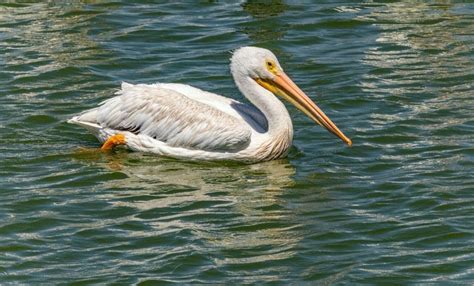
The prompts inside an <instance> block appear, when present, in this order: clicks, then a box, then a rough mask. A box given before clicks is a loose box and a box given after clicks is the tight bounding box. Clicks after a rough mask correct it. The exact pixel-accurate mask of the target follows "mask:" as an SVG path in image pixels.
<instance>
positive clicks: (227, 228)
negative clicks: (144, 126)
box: [75, 150, 302, 265]
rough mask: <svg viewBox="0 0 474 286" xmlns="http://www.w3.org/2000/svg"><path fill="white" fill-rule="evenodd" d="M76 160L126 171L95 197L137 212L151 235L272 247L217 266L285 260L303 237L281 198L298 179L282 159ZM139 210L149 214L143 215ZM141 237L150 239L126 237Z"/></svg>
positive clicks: (134, 156) (84, 156)
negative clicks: (250, 161) (171, 234)
mask: <svg viewBox="0 0 474 286" xmlns="http://www.w3.org/2000/svg"><path fill="white" fill-rule="evenodd" d="M75 158H76V159H77V160H79V161H80V162H81V163H86V164H91V165H96V166H100V167H102V168H104V169H105V170H107V171H113V172H121V173H123V174H125V175H126V176H127V177H126V178H123V179H118V180H113V181H106V182H104V183H103V184H104V186H102V187H101V189H108V190H112V191H110V192H107V193H105V194H104V193H102V194H98V196H100V199H101V200H102V201H108V202H109V203H110V204H111V205H112V206H113V207H114V208H123V207H126V208H132V209H135V211H136V214H135V215H134V217H135V218H136V219H137V220H139V221H140V223H143V224H146V225H148V227H149V228H152V229H153V231H154V232H155V235H156V233H158V235H159V233H169V232H173V231H176V232H180V231H182V230H187V231H189V230H190V231H191V236H193V237H192V239H193V240H194V239H197V240H199V241H203V242H205V243H206V244H210V245H207V246H206V247H211V248H216V247H217V248H218V249H222V250H223V251H226V250H228V251H231V250H235V249H241V248H249V249H258V247H262V246H265V247H268V249H272V251H270V250H269V251H268V253H266V252H265V253H262V254H261V255H258V256H251V257H245V255H244V256H242V255H239V256H238V257H233V256H232V255H229V256H226V258H225V259H224V258H223V259H222V260H217V261H215V263H216V264H219V265H222V264H239V263H251V262H252V261H253V260H254V259H257V260H258V259H265V258H266V259H269V260H272V259H276V260H279V259H286V258H288V257H289V256H291V255H293V253H294V252H293V251H290V250H291V249H293V247H296V245H297V243H298V242H299V241H300V240H301V237H302V233H301V231H300V230H301V226H300V224H299V222H297V221H296V219H295V217H294V214H293V212H292V209H291V208H289V207H288V206H287V201H286V200H285V199H283V198H282V195H283V194H284V192H285V189H286V188H289V187H291V186H293V184H294V181H293V179H292V177H293V176H294V175H295V168H294V167H293V166H292V165H291V164H290V162H289V161H288V160H286V159H285V160H274V161H269V162H264V163H260V164H254V165H241V164H235V163H228V164H225V163H219V164H217V163H190V162H183V161H178V160H173V159H168V158H163V157H156V156H149V155H146V154H142V153H130V152H126V151H125V150H118V151H117V152H115V153H110V154H103V153H100V152H92V151H90V152H89V151H87V152H78V153H77V154H76V155H75ZM128 213H129V212H128ZM143 213H153V214H154V215H153V217H147V218H140V217H141V214H143ZM186 233H188V235H189V232H186ZM144 235H145V236H146V235H149V234H145V233H143V232H136V233H130V236H132V237H136V236H144ZM279 249H280V251H278V250H279Z"/></svg>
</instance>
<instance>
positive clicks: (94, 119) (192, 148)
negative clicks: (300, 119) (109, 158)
mask: <svg viewBox="0 0 474 286" xmlns="http://www.w3.org/2000/svg"><path fill="white" fill-rule="evenodd" d="M230 71H231V73H232V76H233V77H234V81H235V84H236V85H237V87H238V88H239V90H240V92H242V94H243V95H245V97H247V99H248V100H249V101H250V102H251V103H253V104H254V106H252V105H248V104H244V103H240V102H238V101H236V100H233V99H230V98H226V97H223V96H220V95H217V94H214V93H210V92H206V91H203V90H200V89H197V88H195V87H192V86H189V85H184V84H172V83H158V84H151V85H147V84H137V85H132V84H128V83H122V89H121V90H120V91H118V92H117V93H116V95H117V96H115V97H113V98H111V99H108V100H106V101H104V102H103V103H102V104H101V105H100V106H99V107H97V108H93V109H91V110H88V111H85V112H83V113H81V114H79V115H77V116H75V117H73V118H72V119H70V120H69V121H68V122H69V123H74V124H78V125H80V126H82V127H85V128H86V129H88V130H89V131H90V132H91V133H92V134H94V135H95V136H96V137H97V138H98V139H99V140H100V141H101V142H105V143H103V145H102V148H101V149H102V150H110V149H112V148H113V147H114V146H117V145H125V146H127V147H128V148H129V149H131V150H134V151H141V152H149V153H155V154H159V155H163V156H168V157H173V158H181V159H187V160H234V161H242V162H247V163H252V162H259V161H268V160H273V159H278V158H281V157H284V156H286V155H287V153H288V150H289V148H290V146H291V143H292V140H293V126H292V123H291V118H290V116H289V114H288V111H287V109H286V108H285V106H284V105H283V103H282V102H281V101H280V100H279V99H278V98H277V97H276V96H275V95H278V96H280V97H282V98H284V99H286V100H287V101H289V102H290V103H292V104H294V105H295V106H296V107H297V108H298V109H299V110H301V111H302V112H303V113H305V114H306V115H307V116H308V117H310V118H311V119H312V120H314V121H315V122H316V123H318V124H319V125H321V126H323V127H325V128H326V129H327V130H328V131H329V132H331V133H333V134H335V135H336V136H338V137H339V138H341V139H342V140H343V141H344V142H346V143H347V144H348V145H349V146H350V145H352V142H351V140H350V139H349V138H347V137H346V136H345V135H344V134H343V133H342V132H341V131H340V130H339V129H338V128H337V127H336V125H335V124H334V123H333V122H332V121H331V120H330V119H329V118H328V117H327V116H326V115H325V114H324V113H323V112H322V111H321V109H319V108H318V107H317V106H316V104H315V103H314V102H313V101H312V100H311V99H310V98H309V97H308V96H306V95H305V94H304V92H303V91H302V90H301V89H300V88H298V86H296V84H295V83H293V81H292V80H291V79H290V78H289V77H288V76H287V75H286V74H285V73H284V72H283V68H282V67H281V66H280V63H279V62H278V60H277V58H276V57H275V55H274V54H273V53H272V52H271V51H269V50H266V49H262V48H257V47H243V48H239V49H238V50H236V51H235V52H234V54H233V56H232V58H231V63H230Z"/></svg>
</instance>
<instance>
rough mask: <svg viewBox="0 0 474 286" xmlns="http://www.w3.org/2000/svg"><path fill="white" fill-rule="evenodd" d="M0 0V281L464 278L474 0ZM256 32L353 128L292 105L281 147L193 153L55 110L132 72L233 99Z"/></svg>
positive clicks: (92, 102)
mask: <svg viewBox="0 0 474 286" xmlns="http://www.w3.org/2000/svg"><path fill="white" fill-rule="evenodd" d="M295 2H296V1H288V2H286V3H283V2H280V1H267V2H266V4H256V3H254V2H249V3H236V4H234V3H232V2H227V3H212V1H211V3H204V2H202V3H201V4H197V3H192V2H184V3H180V4H146V3H142V4H138V3H137V4H129V3H125V2H102V1H84V2H83V3H80V2H70V3H63V4H61V3H62V2H60V1H58V3H54V2H53V3H37V4H34V3H33V4H31V3H27V2H26V1H22V2H14V1H2V2H1V4H0V111H1V112H0V148H1V151H0V163H1V164H0V284H2V285H3V284H10V283H12V284H15V283H19V284H49V283H52V284H57V283H66V284H68V283H72V282H77V283H76V285H89V284H94V283H96V284H105V283H119V284H139V285H153V284H158V283H157V282H165V283H166V282H168V283H170V284H177V285H182V284H198V283H203V284H207V283H218V284H227V285H231V284H256V285H261V284H264V283H269V284H276V285H288V284H295V285H298V284H307V285H334V284H336V285H354V284H378V285H383V284H385V285H407V284H415V283H417V284H418V283H419V284H443V285H444V284H457V285H467V284H473V283H474V235H473V234H474V194H473V192H474V175H473V174H474V172H473V171H474V147H473V146H474V145H473V144H474V120H473V110H474V91H473V90H474V88H473V82H474V61H473V56H474V34H473V31H474V4H468V3H467V2H468V1H466V2H465V3H464V4H462V3H457V4H456V3H454V1H453V2H451V1H431V2H429V4H427V3H428V2H424V1H409V2H405V3H399V2H395V1H382V2H374V1H363V2H360V3H357V2H355V1H352V2H342V1H337V2H336V1H327V2H325V3H322V2H321V1H317V3H316V1H315V2H314V3H313V4H311V2H309V1H307V2H304V4H296V3H295ZM245 45H256V46H260V47H265V48H269V49H271V50H272V51H274V52H275V54H276V55H277V56H278V57H279V59H280V62H281V63H282V65H283V67H284V68H285V70H286V71H287V73H288V74H289V75H290V76H291V77H292V78H293V79H294V80H295V82H296V83H297V84H298V85H299V86H300V87H301V88H302V89H303V90H305V91H306V92H307V94H308V95H310V97H312V98H313V99H314V100H315V101H316V102H317V103H318V104H319V105H320V107H321V108H322V109H323V110H325V111H326V113H327V114H328V115H329V116H330V117H331V118H332V119H333V120H334V122H336V123H337V124H338V126H339V127H340V128H341V130H343V131H344V133H346V134H347V135H348V136H349V137H350V138H351V139H352V140H353V141H354V146H353V147H351V148H348V147H346V146H345V145H344V144H343V143H342V142H341V141H339V140H337V138H335V137H334V136H332V135H331V134H329V133H328V132H326V131H325V130H323V129H322V128H320V127H319V126H316V125H315V124H314V123H312V122H311V121H310V120H308V119H307V118H306V117H305V116H304V115H303V114H301V113H300V112H297V111H296V110H295V109H294V108H293V107H289V110H290V113H291V114H292V116H293V123H294V124H293V125H294V128H295V140H294V145H295V146H294V147H293V148H292V150H291V152H290V154H289V156H288V158H287V159H284V160H279V161H273V162H268V163H263V164H255V165H227V164H222V163H221V164H217V163H206V164H199V163H186V162H182V161H177V160H171V159H164V158H158V157H155V156H152V155H147V154H140V153H130V152H127V151H124V150H119V151H117V152H114V153H111V154H101V153H99V152H97V151H96V149H94V148H97V147H99V144H98V142H97V140H96V139H95V138H94V137H93V136H92V135H89V134H88V133H87V132H86V131H85V130H83V129H81V128H80V127H77V126H74V125H70V124H67V123H66V122H65V121H66V120H67V119H68V118H70V117H71V116H73V115H75V114H77V113H78V112H80V111H83V110H85V109H89V108H92V107H95V106H96V105H97V104H99V103H100V102H101V101H103V100H105V99H107V98H109V97H110V96H112V95H113V93H114V92H115V91H116V90H117V89H118V88H119V86H120V82H121V81H128V82H131V83H153V82H157V81H160V82H180V83H187V84H192V85H194V86H197V87H200V88H202V89H205V90H209V91H212V92H216V93H219V94H224V95H227V96H229V97H234V98H237V99H239V100H244V99H243V97H242V95H240V94H239V93H238V92H237V90H236V88H235V86H234V84H233V82H232V80H231V77H230V75H229V71H228V58H229V56H230V53H229V51H231V50H233V49H235V48H237V47H240V46H245Z"/></svg>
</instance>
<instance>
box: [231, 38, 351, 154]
mask: <svg viewBox="0 0 474 286" xmlns="http://www.w3.org/2000/svg"><path fill="white" fill-rule="evenodd" d="M231 70H232V73H233V74H234V76H241V77H250V78H252V79H253V80H254V81H255V82H257V83H258V84H259V85H260V86H262V87H263V88H265V89H266V90H268V91H270V92H271V93H273V94H275V95H277V96H279V97H281V98H283V99H285V100H286V101H288V102H290V103H291V104H293V105H294V106H296V107H297V108H298V109H299V110H301V111H302V112H303V113H304V114H306V115H307V116H308V117H309V118H311V119H312V120H313V121H315V122H316V123H317V124H319V125H321V126H323V127H324V128H326V129H327V130H328V131H329V132H331V133H333V134H334V135H336V136H337V137H339V138H340V139H341V140H342V141H344V142H346V143H347V144H348V145H349V146H351V145H352V141H351V139H349V138H348V137H347V136H346V135H344V133H342V132H341V130H339V128H337V126H336V125H335V124H334V123H333V122H332V121H331V119H329V117H327V116H326V114H324V112H323V111H322V110H321V109H320V108H319V107H318V106H317V105H316V104H315V103H314V102H313V101H312V100H311V99H310V98H309V97H308V96H307V95H306V94H305V93H304V92H303V91H302V90H301V89H300V88H299V87H298V86H297V85H296V84H295V83H294V82H293V81H292V80H291V79H290V78H289V77H288V76H287V75H286V74H285V72H284V71H283V68H282V67H281V65H280V63H279V62H278V59H277V58H276V56H275V55H274V54H273V53H272V52H271V51H269V50H267V49H263V48H257V47H243V48H240V49H238V50H236V51H235V52H234V54H233V56H232V58H231ZM262 96H264V95H262Z"/></svg>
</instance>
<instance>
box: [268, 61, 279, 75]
mask: <svg viewBox="0 0 474 286" xmlns="http://www.w3.org/2000/svg"><path fill="white" fill-rule="evenodd" d="M265 64H266V66H267V70H268V71H269V72H271V73H273V74H276V73H277V66H276V64H275V62H274V61H272V60H267V61H266V62H265Z"/></svg>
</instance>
